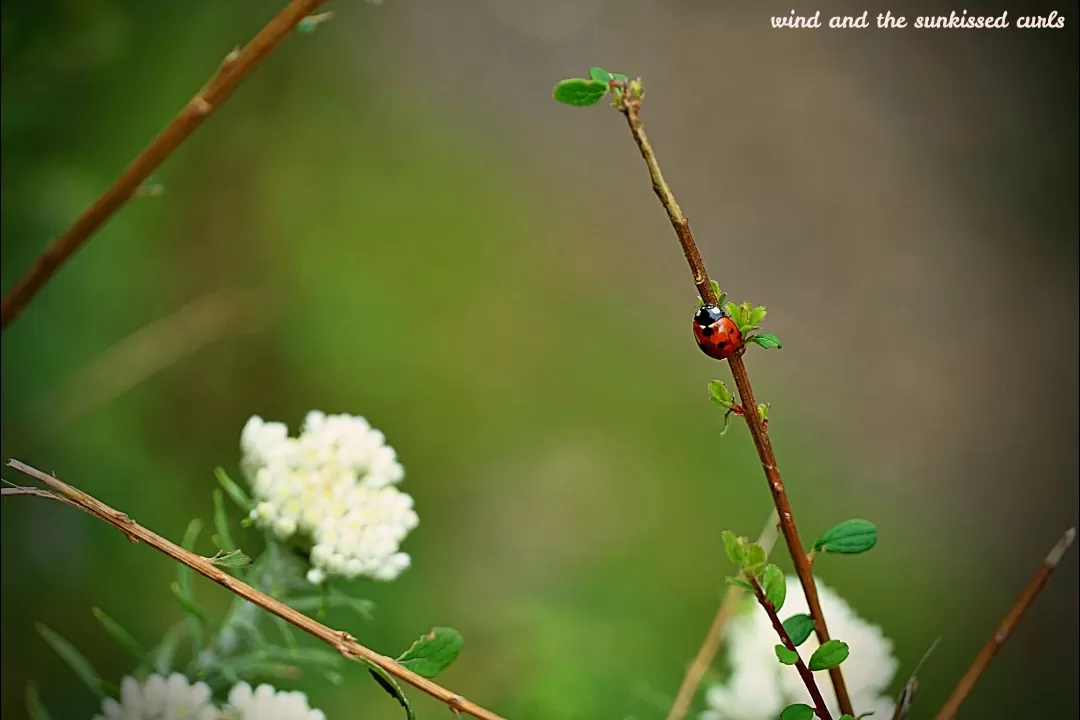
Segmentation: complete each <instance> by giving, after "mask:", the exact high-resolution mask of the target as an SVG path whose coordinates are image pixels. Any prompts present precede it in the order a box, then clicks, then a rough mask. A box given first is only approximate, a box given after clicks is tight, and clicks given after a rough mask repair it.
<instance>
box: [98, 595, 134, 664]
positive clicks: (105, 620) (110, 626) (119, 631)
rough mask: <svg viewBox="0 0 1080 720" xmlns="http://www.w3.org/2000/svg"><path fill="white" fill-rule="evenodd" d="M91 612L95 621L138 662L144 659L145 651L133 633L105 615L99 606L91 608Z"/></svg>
mask: <svg viewBox="0 0 1080 720" xmlns="http://www.w3.org/2000/svg"><path fill="white" fill-rule="evenodd" d="M93 613H94V617H96V618H97V621H98V622H99V623H101V626H102V627H103V628H105V632H107V633H109V634H110V635H112V636H113V639H114V640H116V642H118V643H120V646H121V647H123V648H124V649H125V650H127V651H128V652H129V653H131V655H132V656H133V657H134V658H135V659H136V660H138V661H139V662H140V663H141V662H144V661H145V660H146V651H145V650H143V647H142V645H140V644H139V641H138V640H136V639H135V636H134V635H132V634H131V633H129V632H128V631H127V630H125V629H124V628H123V627H121V625H120V623H118V622H116V621H115V620H113V619H112V618H111V617H109V616H108V615H106V614H105V612H104V611H103V610H102V609H101V608H98V607H96V608H93Z"/></svg>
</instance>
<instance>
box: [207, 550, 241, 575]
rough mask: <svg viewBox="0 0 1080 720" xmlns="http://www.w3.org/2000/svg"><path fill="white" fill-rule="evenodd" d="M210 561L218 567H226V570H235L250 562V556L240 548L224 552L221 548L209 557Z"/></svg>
mask: <svg viewBox="0 0 1080 720" xmlns="http://www.w3.org/2000/svg"><path fill="white" fill-rule="evenodd" d="M210 562H212V563H213V564H214V565H217V566H218V567H220V568H226V569H228V570H237V569H239V568H243V567H247V566H248V565H250V564H251V558H250V557H248V556H247V555H245V554H244V553H243V552H242V551H240V550H230V551H229V552H226V551H224V550H221V551H219V552H218V553H217V555H214V557H212V558H210Z"/></svg>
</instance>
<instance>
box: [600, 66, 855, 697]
mask: <svg viewBox="0 0 1080 720" xmlns="http://www.w3.org/2000/svg"><path fill="white" fill-rule="evenodd" d="M617 107H618V109H619V110H620V111H621V112H622V113H623V115H625V116H626V122H627V124H628V125H629V126H630V133H631V134H632V135H633V136H634V141H635V142H636V143H637V146H638V149H639V150H641V155H642V157H643V158H645V164H646V165H648V167H649V176H650V177H651V178H652V185H653V190H654V191H655V192H656V196H657V197H658V198H660V203H661V204H662V205H663V206H664V209H665V210H666V211H667V214H668V218H669V219H670V220H671V226H672V227H673V228H674V230H675V234H676V235H677V236H678V238H679V244H680V245H682V248H683V254H684V255H685V256H686V262H687V263H688V264H689V265H690V272H691V273H692V274H693V276H694V284H695V285H696V286H697V290H698V294H699V295H701V298H702V299H703V300H704V301H705V302H716V296H715V295H714V293H713V291H712V286H711V285H710V283H709V275H708V273H707V272H706V271H705V263H704V261H703V260H702V259H701V253H699V252H698V249H697V243H696V242H695V241H694V236H693V234H692V233H691V232H690V223H689V222H688V221H687V219H686V217H685V216H683V214H682V209H681V208H680V207H679V205H678V203H677V202H676V201H675V196H674V194H673V193H672V192H671V188H670V187H669V186H668V184H667V182H666V181H665V180H664V176H663V175H662V174H661V173H660V165H659V164H658V163H657V160H656V154H655V153H654V152H653V149H652V146H651V145H650V144H649V140H648V138H647V137H646V135H645V126H644V124H643V123H642V122H641V117H640V112H641V98H640V97H636V96H634V95H633V94H632V93H631V92H629V91H628V88H626V87H625V86H623V88H622V91H621V92H620V94H619V96H618V100H617ZM728 364H729V365H730V366H731V375H732V377H733V378H734V379H735V386H736V387H737V388H738V390H739V398H740V400H741V402H742V406H743V407H744V408H747V412H745V413H743V416H744V417H745V418H746V425H747V427H749V428H750V435H751V437H753V439H754V445H755V446H756V447H757V451H758V457H759V458H760V459H761V467H762V469H763V470H764V471H765V479H766V480H767V481H768V483H769V491H770V492H771V493H772V496H773V503H774V504H775V505H776V511H777V513H779V516H780V531H781V532H782V533H783V535H784V541H785V542H786V543H787V546H788V551H789V552H790V553H791V560H792V563H793V564H794V566H795V574H796V575H798V577H799V583H800V584H801V585H802V589H803V594H804V595H805V596H806V604H807V605H808V606H809V609H810V617H811V618H813V620H814V632H815V634H816V635H817V638H818V642H820V643H822V644H824V643H826V642H828V640H829V628H828V626H827V625H826V624H825V615H824V613H823V612H822V611H821V601H820V600H819V599H818V592H817V585H816V584H815V582H814V574H813V571H812V570H811V567H810V561H809V558H808V557H807V554H806V550H805V548H804V547H803V544H802V540H800V539H799V533H798V530H797V529H796V527H795V519H794V517H793V515H792V512H791V503H790V502H788V498H787V492H786V491H785V489H784V481H783V479H782V478H781V477H780V471H779V470H778V469H777V466H776V456H775V455H774V454H773V449H772V443H770V442H769V433H768V430H767V428H766V426H765V423H764V422H762V420H761V416H760V415H759V414H758V413H757V412H755V411H754V409H755V408H757V400H755V399H754V389H753V387H752V386H751V385H750V377H749V375H747V373H746V365H745V364H743V359H742V353H741V352H740V353H737V354H735V355H734V356H732V357H731V358H730V359H728ZM829 677H830V678H831V680H832V684H833V688H834V689H835V690H836V698H837V701H838V702H839V705H840V711H841V712H842V713H845V714H848V715H854V714H855V712H854V710H853V709H852V706H851V697H850V696H849V695H848V691H847V686H846V685H845V683H844V676H843V674H842V673H841V671H840V668H839V666H837V667H834V668H832V669H831V670H829Z"/></svg>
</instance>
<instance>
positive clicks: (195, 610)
mask: <svg viewBox="0 0 1080 720" xmlns="http://www.w3.org/2000/svg"><path fill="white" fill-rule="evenodd" d="M172 591H173V595H175V596H176V599H177V600H179V601H180V607H182V608H184V612H186V613H187V614H188V619H189V620H191V621H193V622H194V623H195V624H194V625H193V626H192V628H193V629H195V628H197V629H198V631H199V637H200V638H201V637H202V627H201V626H200V625H199V624H198V623H199V622H203V623H206V624H207V625H213V624H214V620H213V618H211V617H210V613H208V612H207V611H206V610H205V609H204V608H203V607H202V606H201V605H199V603H197V602H195V600H194V599H192V598H191V597H188V596H187V595H185V594H184V591H183V590H182V589H181V588H180V583H175V582H174V583H173V584H172Z"/></svg>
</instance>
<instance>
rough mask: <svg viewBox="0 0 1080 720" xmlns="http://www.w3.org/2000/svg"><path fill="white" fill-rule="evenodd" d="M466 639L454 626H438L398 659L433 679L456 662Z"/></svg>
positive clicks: (419, 673) (422, 636) (418, 673)
mask: <svg viewBox="0 0 1080 720" xmlns="http://www.w3.org/2000/svg"><path fill="white" fill-rule="evenodd" d="M464 645H465V639H464V638H462V637H461V633H459V632H458V631H457V630H455V629H454V628H448V627H437V628H433V629H432V630H431V632H429V633H427V634H426V635H421V636H420V638H419V639H418V640H417V641H416V642H414V643H413V644H412V647H410V648H409V649H408V650H406V651H405V653H404V654H403V655H402V656H401V657H399V658H398V659H397V661H398V662H399V663H400V664H401V665H403V666H404V667H407V668H408V669H410V670H412V671H413V672H414V673H416V674H417V675H420V676H421V677H426V678H428V679H431V678H433V677H435V676H436V675H438V674H439V673H441V672H442V671H443V670H445V669H446V668H447V666H449V665H450V663H452V662H454V658H456V657H457V656H458V654H459V653H460V652H461V648H462V647H463V646H464Z"/></svg>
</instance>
